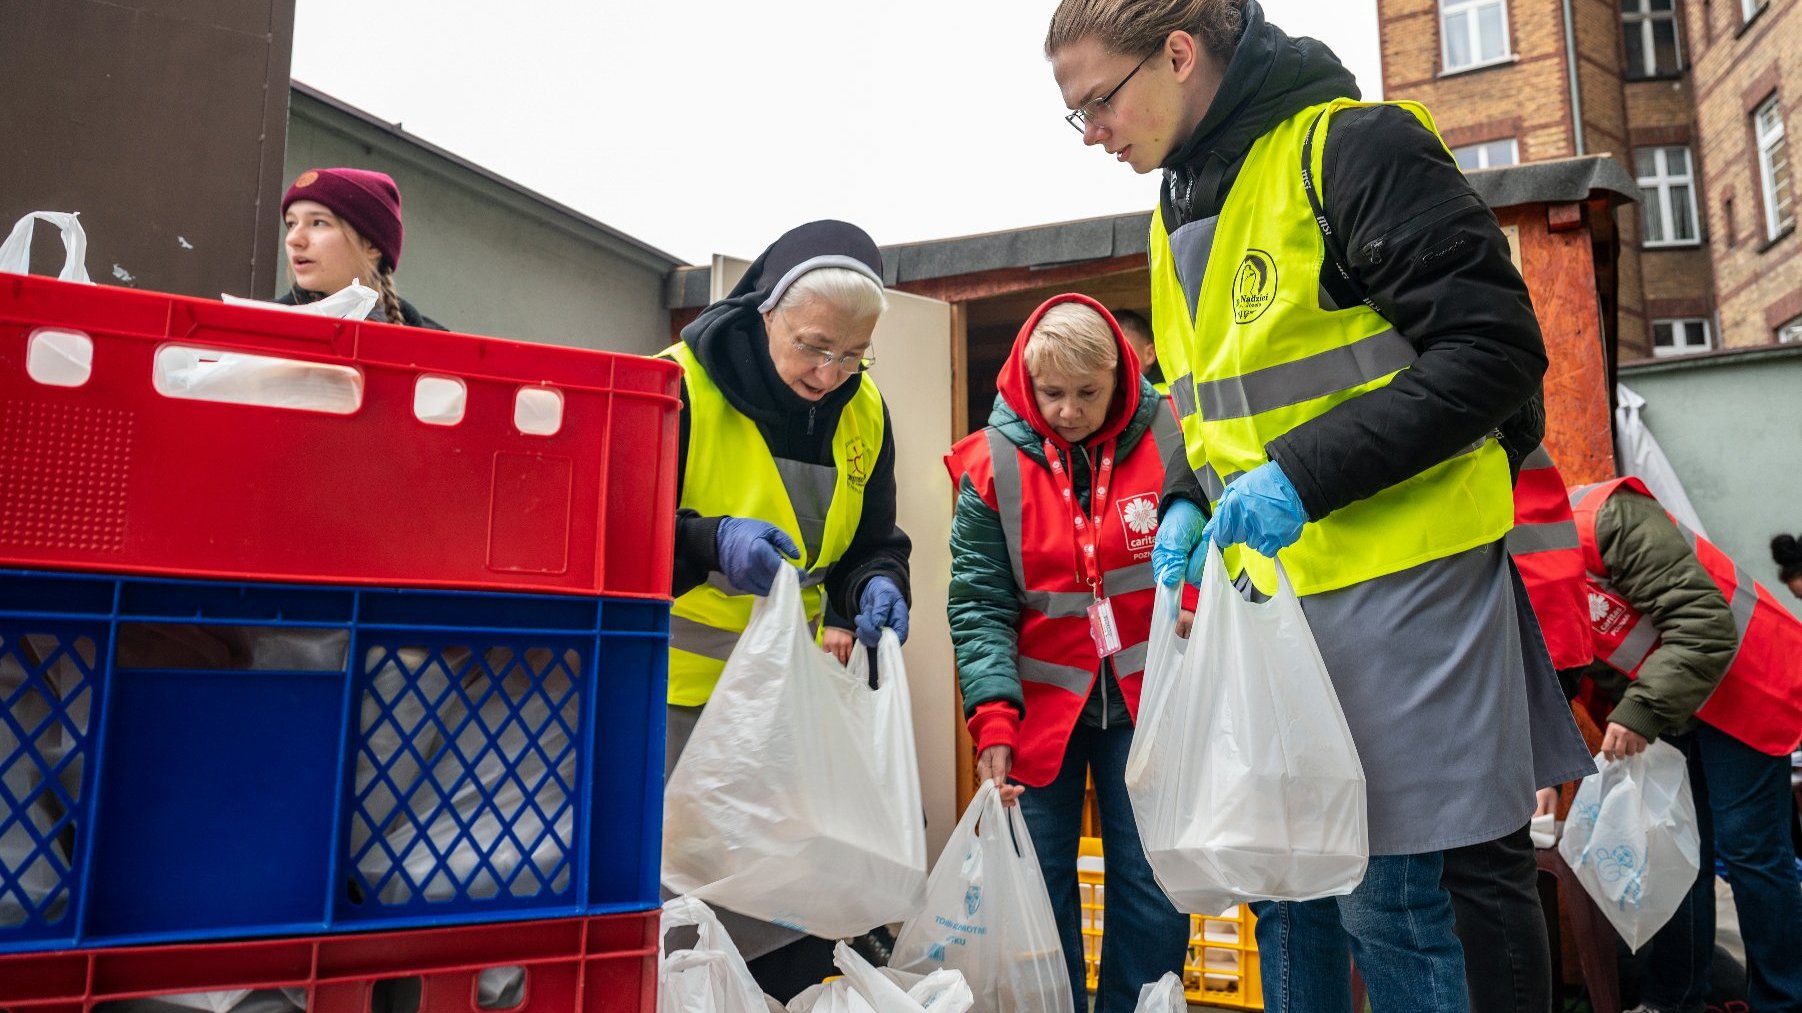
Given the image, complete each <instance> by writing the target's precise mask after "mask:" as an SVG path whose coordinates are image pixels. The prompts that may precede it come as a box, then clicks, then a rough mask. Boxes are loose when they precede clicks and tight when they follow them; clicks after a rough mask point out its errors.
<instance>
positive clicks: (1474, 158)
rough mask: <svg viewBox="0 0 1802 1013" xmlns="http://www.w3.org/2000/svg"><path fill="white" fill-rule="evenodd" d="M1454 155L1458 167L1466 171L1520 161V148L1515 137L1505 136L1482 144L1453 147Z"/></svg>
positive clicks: (1491, 167)
mask: <svg viewBox="0 0 1802 1013" xmlns="http://www.w3.org/2000/svg"><path fill="white" fill-rule="evenodd" d="M1452 157H1453V158H1455V159H1457V160H1458V168H1460V169H1463V170H1464V171H1465V172H1469V171H1471V170H1472V169H1493V168H1495V167H1497V166H1501V165H1514V164H1516V163H1518V162H1519V161H1520V148H1519V146H1518V145H1517V144H1516V143H1515V141H1514V138H1512V137H1504V138H1502V139H1501V140H1499V141H1484V142H1483V143H1481V144H1466V145H1465V146H1464V147H1462V148H1453V149H1452Z"/></svg>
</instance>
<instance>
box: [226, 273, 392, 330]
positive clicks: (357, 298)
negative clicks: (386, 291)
mask: <svg viewBox="0 0 1802 1013" xmlns="http://www.w3.org/2000/svg"><path fill="white" fill-rule="evenodd" d="M219 298H220V299H221V300H222V301H224V302H226V303H229V304H231V305H233V306H260V307H262V308H263V309H266V310H281V311H282V312H284V313H299V314H302V315H303V316H313V317H336V318H338V319H340V320H367V319H368V318H369V314H370V312H371V311H372V310H374V309H375V304H376V303H377V302H378V301H379V300H380V299H381V298H382V294H381V293H380V292H377V291H376V290H375V289H373V288H370V287H369V286H368V285H365V284H363V281H362V279H360V278H353V279H351V283H350V284H349V285H346V286H345V287H343V288H341V289H339V290H338V291H336V292H333V293H332V294H331V295H328V296H326V297H325V298H323V299H315V300H313V301H312V302H308V303H301V304H299V305H297V306H290V305H288V304H287V303H279V302H269V301H267V300H263V299H246V298H244V297H243V296H241V295H229V294H225V293H221V294H220V295H219Z"/></svg>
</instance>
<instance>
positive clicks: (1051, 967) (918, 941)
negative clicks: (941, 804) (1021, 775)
mask: <svg viewBox="0 0 1802 1013" xmlns="http://www.w3.org/2000/svg"><path fill="white" fill-rule="evenodd" d="M889 964H890V966H892V967H896V968H899V969H901V970H904V971H928V970H932V969H934V968H939V967H952V968H956V969H957V970H959V971H962V972H963V975H964V978H965V979H966V980H967V981H968V982H969V984H970V991H971V992H972V993H974V994H975V996H976V1002H977V1004H978V1005H980V1006H981V1007H982V1009H983V1010H984V1011H986V1013H1015V1011H1018V1013H1040V1011H1043V1010H1068V1009H1071V1008H1072V998H1071V995H1070V972H1069V969H1068V967H1067V966H1066V965H1065V963H1064V950H1063V947H1062V946H1061V945H1059V943H1058V936H1057V919H1056V917H1055V916H1054V915H1053V914H1052V912H1051V898H1050V897H1049V895H1047V894H1046V892H1045V878H1044V875H1043V874H1042V873H1041V872H1040V871H1039V859H1038V856H1037V854H1035V853H1034V851H1033V847H1032V838H1031V836H1030V835H1029V834H1028V833H1027V830H1026V819H1025V817H1024V816H1022V815H1021V813H1020V807H1019V806H1004V805H1002V804H1001V794H1000V792H999V791H997V790H996V788H995V782H993V781H984V782H983V783H982V787H981V788H979V789H978V790H977V792H976V797H975V798H973V799H971V800H970V807H969V808H968V809H966V810H964V815H963V819H961V820H959V821H958V824H957V828H956V829H954V830H952V831H951V838H950V840H948V841H947V842H946V843H945V850H944V851H943V852H942V853H941V854H940V855H939V860H938V864H936V865H934V866H933V868H932V878H931V879H929V880H928V881H927V883H926V906H925V907H924V908H922V909H921V910H920V913H919V914H916V915H914V916H913V917H912V918H910V919H908V921H907V924H905V925H903V926H901V933H900V935H899V936H897V937H896V939H895V949H894V957H893V959H891V960H890V961H889Z"/></svg>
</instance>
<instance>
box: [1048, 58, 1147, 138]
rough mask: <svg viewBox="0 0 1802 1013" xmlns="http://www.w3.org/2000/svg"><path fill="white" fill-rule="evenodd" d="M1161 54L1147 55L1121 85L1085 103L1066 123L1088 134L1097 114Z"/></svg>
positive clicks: (1128, 73) (1065, 118) (1065, 119)
mask: <svg viewBox="0 0 1802 1013" xmlns="http://www.w3.org/2000/svg"><path fill="white" fill-rule="evenodd" d="M1161 52H1163V50H1161V49H1160V50H1158V51H1157V52H1154V53H1146V54H1145V57H1144V59H1142V60H1140V61H1139V62H1138V63H1137V64H1135V65H1134V66H1133V69H1132V70H1130V71H1128V72H1127V74H1126V76H1125V77H1123V78H1121V79H1120V83H1119V84H1117V85H1114V86H1113V87H1112V88H1109V89H1108V92H1107V94H1106V95H1103V96H1101V97H1100V98H1098V99H1090V100H1089V101H1087V102H1084V103H1083V104H1082V106H1081V107H1080V108H1077V109H1073V110H1071V111H1070V113H1069V114H1068V115H1066V116H1065V117H1064V122H1065V123H1068V124H1070V125H1071V126H1073V127H1075V128H1076V132H1077V133H1079V134H1083V133H1087V132H1088V129H1089V128H1088V123H1089V121H1090V120H1091V119H1094V118H1095V115H1096V114H1097V113H1099V112H1101V111H1102V110H1103V109H1106V108H1107V104H1108V103H1109V102H1112V101H1113V100H1114V96H1115V95H1118V94H1119V93H1120V89H1122V88H1124V87H1126V82H1128V81H1131V80H1132V79H1133V75H1134V74H1137V73H1138V72H1139V68H1140V67H1143V66H1145V60H1149V59H1151V58H1152V57H1154V56H1156V55H1158V53H1161Z"/></svg>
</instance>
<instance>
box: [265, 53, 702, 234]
mask: <svg viewBox="0 0 1802 1013" xmlns="http://www.w3.org/2000/svg"><path fill="white" fill-rule="evenodd" d="M288 83H289V85H290V87H292V88H293V90H294V91H296V92H299V93H300V94H301V95H304V96H306V97H307V98H309V99H312V100H313V101H315V102H318V103H319V104H320V105H323V106H326V107H328V108H330V109H332V110H333V111H335V112H338V113H341V114H343V115H345V116H348V117H350V118H352V119H354V120H357V121H358V122H360V123H363V124H364V125H366V126H369V127H372V128H374V129H376V130H379V131H381V132H382V133H384V134H387V135H388V136H390V137H393V138H395V139H396V140H399V141H403V142H405V143H407V144H409V145H411V146H413V147H415V148H418V149H420V150H421V151H424V152H426V153H427V154H430V155H433V156H435V157H437V158H440V159H443V160H444V161H446V162H449V163H450V164H452V165H454V166H456V167H457V168H458V169H461V170H463V171H464V172H467V173H470V174H471V175H474V176H479V177H481V178H482V179H484V180H487V181H488V182H490V183H493V184H495V185H496V186H499V187H501V188H503V189H506V190H509V191H512V192H513V193H514V194H517V195H518V196H520V197H523V198H525V199H526V200H529V201H532V202H533V203H536V204H538V205H540V206H542V207H543V208H545V209H546V210H548V211H551V212H554V213H556V214H558V215H561V216H563V217H565V218H568V219H571V220H572V221H574V222H576V223H577V224H579V225H582V226H584V227H586V228H588V229H592V230H594V231H596V232H599V233H601V234H602V235H604V236H606V237H607V238H609V239H612V240H613V241H615V242H617V243H619V244H621V245H624V246H628V247H630V248H632V249H633V250H636V251H637V252H638V253H640V254H643V255H645V256H647V257H649V258H651V259H652V260H656V261H660V262H661V266H662V267H663V269H664V270H670V269H675V268H683V267H687V266H688V262H687V261H685V260H682V259H680V258H678V257H676V256H675V255H674V254H670V253H666V252H664V251H663V250H660V249H658V248H657V247H655V246H652V245H651V244H649V243H647V242H645V241H644V240H642V239H639V238H637V237H635V236H632V235H629V234H628V233H625V232H621V231H620V230H618V229H616V228H614V227H613V226H611V225H608V224H607V223H605V222H602V221H598V220H596V219H594V218H591V217H589V216H588V215H585V214H583V213H582V212H580V211H577V210H576V209H574V208H572V207H570V206H569V205H567V204H563V203H560V202H558V201H555V200H552V199H551V198H549V197H546V196H545V195H543V194H541V193H539V192H538V191H536V190H532V189H530V188H528V187H525V186H521V185H520V184H519V183H516V182H514V181H513V180H511V179H508V178H507V177H505V176H503V175H501V174H500V173H498V172H494V171H493V170H490V169H484V168H483V167H481V166H479V165H477V164H475V163H474V162H471V161H470V160H468V159H466V158H464V157H463V156H461V155H458V154H456V153H454V152H451V151H448V150H446V149H444V148H441V147H439V146H438V145H436V144H433V143H432V142H430V141H428V140H425V139H424V138H421V137H418V136H416V135H414V134H410V133H407V132H406V131H405V130H403V129H401V127H400V125H399V124H395V123H389V122H388V121H386V120H384V119H381V118H380V117H377V116H374V115H372V114H370V113H368V112H365V111H364V110H362V109H358V108H357V107H356V106H353V105H351V104H349V103H347V102H345V101H343V100H342V99H338V98H334V97H333V96H331V95H327V94H326V93H325V92H322V91H320V90H319V89H317V88H315V87H313V86H312V85H309V84H306V83H304V82H301V81H297V80H294V79H292V78H290V79H289V82H288Z"/></svg>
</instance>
